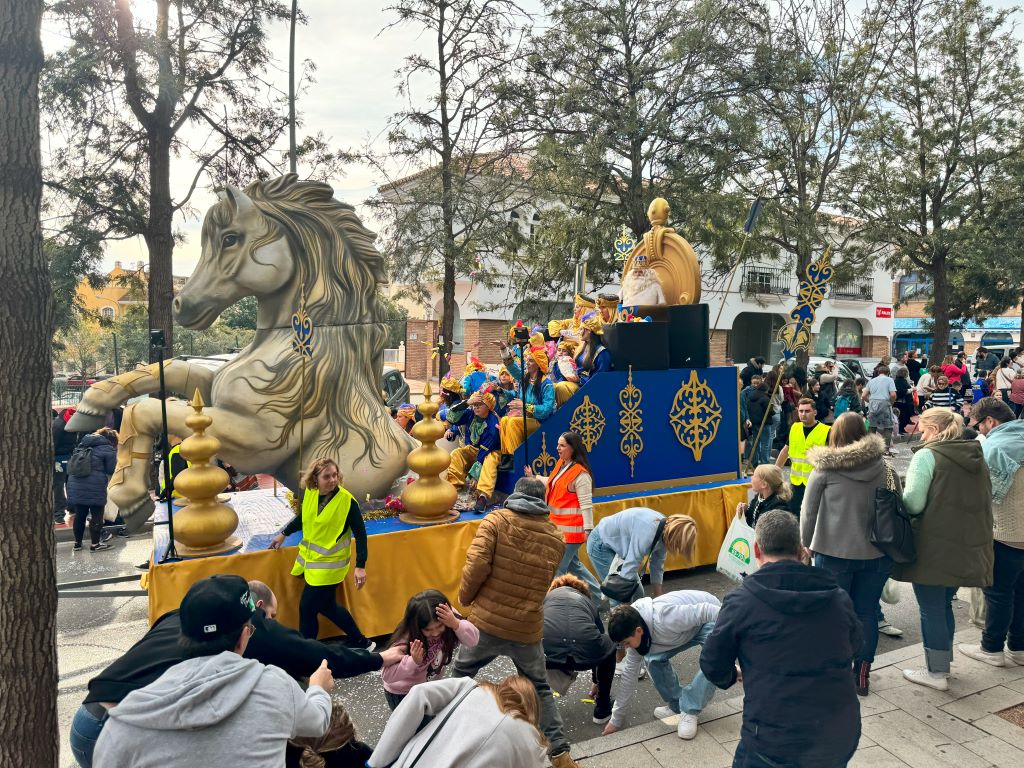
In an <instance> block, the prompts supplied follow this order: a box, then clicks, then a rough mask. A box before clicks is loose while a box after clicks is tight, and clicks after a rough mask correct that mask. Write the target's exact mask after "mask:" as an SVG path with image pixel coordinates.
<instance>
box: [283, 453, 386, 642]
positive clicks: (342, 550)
mask: <svg viewBox="0 0 1024 768" xmlns="http://www.w3.org/2000/svg"><path fill="white" fill-rule="evenodd" d="M302 487H303V488H304V489H305V492H304V493H303V495H302V514H301V515H298V516H296V517H295V519H294V520H292V521H291V522H290V523H288V525H286V526H285V527H284V528H283V529H282V530H281V532H280V533H278V534H277V536H275V537H274V540H273V541H272V542H271V543H270V548H271V549H280V548H281V546H282V545H283V544H284V540H285V538H287V537H288V536H290V535H291V534H293V533H295V532H297V531H299V530H301V531H302V541H301V542H299V554H298V555H297V556H296V557H295V565H293V566H292V576H302V577H303V578H304V579H305V581H306V586H305V588H304V589H303V590H302V598H301V599H300V600H299V631H300V632H301V633H302V636H303V637H307V638H316V636H317V634H318V632H319V616H320V615H321V614H322V615H324V616H326V617H327V618H328V619H330V620H331V621H332V622H334V623H335V624H336V625H337V626H338V628H339V629H341V630H342V631H343V632H344V633H345V644H346V645H347V646H349V647H350V648H364V649H367V650H371V651H372V650H373V648H374V644H373V643H372V642H371V641H370V640H368V639H367V638H366V636H364V635H363V633H362V632H361V631H360V629H359V626H358V625H357V624H356V621H355V619H353V618H352V614H351V613H349V612H348V610H347V609H346V608H344V607H343V606H341V605H338V601H337V595H338V585H339V584H341V583H342V582H343V581H345V577H346V576H347V575H348V572H349V568H350V567H351V565H352V540H353V539H355V546H356V567H355V579H356V589H362V588H363V585H365V584H366V554H367V546H366V526H365V525H364V524H363V515H362V513H361V512H360V511H359V504H358V503H356V500H355V498H353V496H352V494H351V493H349V492H348V491H346V490H345V489H344V488H342V487H341V472H340V470H339V469H338V465H337V463H336V462H335V461H334V459H328V458H321V459H317V460H316V461H314V462H313V463H312V464H310V465H309V469H308V470H307V471H306V474H305V475H303V477H302Z"/></svg>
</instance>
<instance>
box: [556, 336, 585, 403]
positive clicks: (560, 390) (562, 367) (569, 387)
mask: <svg viewBox="0 0 1024 768" xmlns="http://www.w3.org/2000/svg"><path fill="white" fill-rule="evenodd" d="M578 346H579V342H577V341H573V340H572V339H562V340H561V341H560V342H558V346H557V347H555V359H554V360H553V361H552V366H551V381H552V382H554V385H555V407H556V408H561V407H562V405H563V404H564V403H565V402H566V401H567V400H568V399H569V398H570V397H572V396H573V395H574V394H575V393H576V390H577V389H579V377H578V376H577V375H576V348H577V347H578Z"/></svg>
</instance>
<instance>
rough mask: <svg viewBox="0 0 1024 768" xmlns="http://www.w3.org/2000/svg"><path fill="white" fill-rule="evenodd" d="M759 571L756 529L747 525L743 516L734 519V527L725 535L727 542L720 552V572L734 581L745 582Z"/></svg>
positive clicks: (723, 543)
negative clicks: (745, 579)
mask: <svg viewBox="0 0 1024 768" xmlns="http://www.w3.org/2000/svg"><path fill="white" fill-rule="evenodd" d="M756 570H757V561H756V560H755V559H754V529H753V528H751V527H750V526H749V525H747V521H746V520H744V519H743V516H742V515H737V516H736V517H734V518H733V519H732V525H730V526H729V530H728V531H727V532H726V534H725V541H723V542H722V548H721V549H720V550H719V552H718V572H719V573H724V574H725V575H726V576H728V577H729V578H730V579H732V580H733V581H743V577H744V576H749V575H750V574H752V573H754V571H756Z"/></svg>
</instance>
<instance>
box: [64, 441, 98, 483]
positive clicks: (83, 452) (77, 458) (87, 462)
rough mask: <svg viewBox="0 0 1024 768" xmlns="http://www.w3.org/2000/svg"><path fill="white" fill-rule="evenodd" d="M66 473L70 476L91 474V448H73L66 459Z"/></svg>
mask: <svg viewBox="0 0 1024 768" xmlns="http://www.w3.org/2000/svg"><path fill="white" fill-rule="evenodd" d="M68 474H69V475H70V476H71V477H88V476H89V475H91V474H92V448H83V447H82V446H79V447H77V448H75V451H74V453H72V454H71V458H70V459H69V460H68Z"/></svg>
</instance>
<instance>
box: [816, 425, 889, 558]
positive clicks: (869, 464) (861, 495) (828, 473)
mask: <svg viewBox="0 0 1024 768" xmlns="http://www.w3.org/2000/svg"><path fill="white" fill-rule="evenodd" d="M884 454H885V441H883V440H882V438H881V437H879V436H878V435H866V436H865V437H863V438H861V439H860V440H858V441H857V442H855V443H851V444H850V445H845V446H843V447H842V448H832V447H830V446H821V447H819V448H812V449H811V450H810V451H808V454H807V459H808V461H809V462H810V463H811V464H812V465H813V467H814V469H813V470H812V471H811V477H810V479H809V480H808V482H807V491H806V493H805V495H804V501H803V506H802V507H801V509H800V537H801V539H802V540H803V544H804V546H805V547H808V548H809V549H810V550H811V551H812V552H820V553H821V554H823V555H829V556H831V557H841V558H844V559H846V560H875V559H877V558H879V557H882V556H883V555H882V553H881V552H880V551H879V550H878V549H876V548H875V547H874V546H873V545H872V544H871V527H872V524H873V523H874V520H875V490H876V489H878V488H885V482H886V480H885V475H886V472H885V459H884V458H883V455H884ZM894 476H895V475H894ZM895 478H896V488H897V491H898V492H900V493H902V488H901V487H900V480H899V477H898V476H895Z"/></svg>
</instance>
